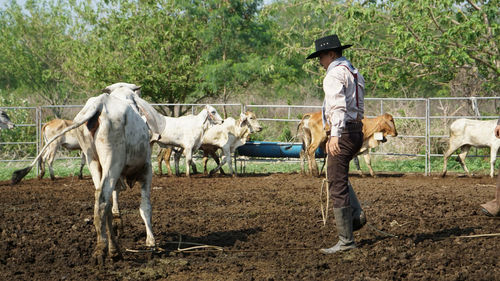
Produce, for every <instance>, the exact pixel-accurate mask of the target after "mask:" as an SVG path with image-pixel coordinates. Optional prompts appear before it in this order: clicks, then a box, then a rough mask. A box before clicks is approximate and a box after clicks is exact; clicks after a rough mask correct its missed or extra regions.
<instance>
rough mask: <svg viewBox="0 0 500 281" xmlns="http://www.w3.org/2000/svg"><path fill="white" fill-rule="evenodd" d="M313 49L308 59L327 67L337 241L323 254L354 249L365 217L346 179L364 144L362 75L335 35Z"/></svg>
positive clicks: (330, 179) (331, 184) (331, 185)
mask: <svg viewBox="0 0 500 281" xmlns="http://www.w3.org/2000/svg"><path fill="white" fill-rule="evenodd" d="M315 45H316V52H314V53H312V54H311V55H309V56H308V57H307V59H311V58H315V57H319V63H320V64H321V66H323V68H324V69H325V70H326V75H325V78H324V79H323V91H324V92H325V99H324V101H323V108H322V113H323V126H325V128H327V127H329V128H330V131H329V132H327V134H328V140H327V143H326V152H327V155H328V156H327V175H328V177H327V180H328V188H329V190H330V194H331V196H332V199H333V200H332V201H333V213H334V215H335V222H336V225H337V232H338V236H339V242H338V243H337V244H336V245H335V246H333V247H331V248H328V249H321V250H320V251H321V252H322V253H324V254H333V253H336V252H339V251H345V250H349V249H353V248H356V244H355V243H354V236H353V231H354V230H358V229H360V228H361V227H363V225H364V224H365V223H366V218H365V216H364V213H363V211H362V209H361V206H360V204H359V202H358V199H357V198H356V193H355V192H354V190H353V189H352V186H351V185H350V183H349V181H348V172H349V162H350V161H351V159H352V158H353V157H354V155H355V154H356V153H357V152H358V151H359V149H360V148H361V145H362V144H363V132H362V129H363V123H361V120H362V119H363V115H364V87H365V82H364V78H363V76H362V75H361V74H360V73H359V72H358V70H357V69H356V68H354V67H353V66H352V64H351V63H350V62H349V61H348V60H347V59H346V58H345V57H343V56H342V50H343V49H346V48H349V47H351V46H352V45H342V44H341V43H340V40H339V38H338V36H337V35H335V34H334V35H330V36H326V37H323V38H320V39H318V40H316V41H315Z"/></svg>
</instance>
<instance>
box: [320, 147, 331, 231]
mask: <svg viewBox="0 0 500 281" xmlns="http://www.w3.org/2000/svg"><path fill="white" fill-rule="evenodd" d="M326 162H327V163H328V154H326ZM323 189H325V192H324V193H326V207H325V208H324V207H323ZM319 203H320V208H321V218H322V219H323V226H325V225H326V221H327V220H328V208H329V206H328V205H330V189H329V188H328V169H326V171H325V178H324V179H323V182H321V187H320V190H319Z"/></svg>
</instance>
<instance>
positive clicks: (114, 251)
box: [109, 248, 123, 262]
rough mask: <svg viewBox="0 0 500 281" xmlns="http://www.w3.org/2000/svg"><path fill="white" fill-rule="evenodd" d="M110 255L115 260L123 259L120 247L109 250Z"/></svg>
mask: <svg viewBox="0 0 500 281" xmlns="http://www.w3.org/2000/svg"><path fill="white" fill-rule="evenodd" d="M109 257H110V258H111V260H112V261H113V262H117V261H119V260H122V259H123V256H122V253H121V251H120V250H119V249H118V248H113V249H110V250H109Z"/></svg>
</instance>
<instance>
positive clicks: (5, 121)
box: [0, 109, 15, 130]
mask: <svg viewBox="0 0 500 281" xmlns="http://www.w3.org/2000/svg"><path fill="white" fill-rule="evenodd" d="M14 126H15V125H14V123H12V121H10V118H9V115H7V113H6V112H5V111H3V110H1V109H0V130H1V129H9V130H10V129H12V128H14Z"/></svg>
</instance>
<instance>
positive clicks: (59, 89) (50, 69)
mask: <svg viewBox="0 0 500 281" xmlns="http://www.w3.org/2000/svg"><path fill="white" fill-rule="evenodd" d="M71 18H72V16H71V14H70V12H69V9H68V7H67V6H66V5H64V4H61V3H59V2H57V3H56V2H53V1H27V2H26V5H25V6H24V9H23V8H22V7H21V6H19V5H17V4H16V2H14V1H13V2H11V3H10V4H9V6H7V8H6V9H5V10H4V11H2V12H1V13H0V29H1V30H2V32H0V69H1V72H0V73H2V74H0V81H1V82H2V85H1V87H2V88H4V89H6V88H7V89H12V88H24V89H26V91H29V93H30V94H31V95H33V94H35V95H36V96H37V97H38V101H43V102H44V103H48V104H66V103H68V102H69V101H70V99H71V97H72V96H73V95H74V94H75V93H74V91H73V89H72V87H71V86H70V83H69V80H68V79H67V76H66V68H67V66H68V65H67V62H68V58H69V56H70V55H71V53H72V46H73V39H72V34H71V30H70V29H68V28H67V26H68V25H69V23H70V22H71ZM56 115H57V112H56Z"/></svg>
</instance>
